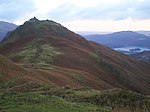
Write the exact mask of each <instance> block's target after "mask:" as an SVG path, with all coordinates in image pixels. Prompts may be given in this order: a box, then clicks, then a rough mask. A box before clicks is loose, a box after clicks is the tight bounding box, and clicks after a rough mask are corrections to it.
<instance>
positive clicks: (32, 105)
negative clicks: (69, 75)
mask: <svg viewBox="0 0 150 112" xmlns="http://www.w3.org/2000/svg"><path fill="white" fill-rule="evenodd" d="M0 98H1V100H0V110H1V111H2V112H42V111H43V112H148V111H150V106H149V105H150V97H148V96H143V95H141V94H137V93H134V92H131V91H125V90H120V89H113V90H108V91H98V90H93V89H89V88H83V89H71V88H68V87H64V88H58V87H48V86H39V87H36V88H34V89H33V90H32V91H30V92H22V93H21V92H15V91H3V92H1V93H0Z"/></svg>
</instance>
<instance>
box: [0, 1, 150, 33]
mask: <svg viewBox="0 0 150 112" xmlns="http://www.w3.org/2000/svg"><path fill="white" fill-rule="evenodd" d="M34 16H35V17H37V18H38V19H40V20H43V19H50V20H54V21H56V22H60V23H61V24H62V25H64V26H66V27H67V28H69V29H71V30H73V31H121V30H150V0H0V20H1V21H8V22H13V23H15V24H18V25H19V24H23V23H24V22H25V21H27V20H29V19H30V18H32V17H34Z"/></svg>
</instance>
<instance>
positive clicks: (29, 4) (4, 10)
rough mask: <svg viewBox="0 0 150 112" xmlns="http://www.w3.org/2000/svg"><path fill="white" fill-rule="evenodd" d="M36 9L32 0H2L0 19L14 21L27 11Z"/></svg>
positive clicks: (0, 3)
mask: <svg viewBox="0 0 150 112" xmlns="http://www.w3.org/2000/svg"><path fill="white" fill-rule="evenodd" d="M34 10H35V6H34V2H33V1H32V0H1V1H0V19H1V20H8V21H13V20H15V19H16V18H18V17H21V16H23V15H24V14H26V13H30V12H32V11H34Z"/></svg>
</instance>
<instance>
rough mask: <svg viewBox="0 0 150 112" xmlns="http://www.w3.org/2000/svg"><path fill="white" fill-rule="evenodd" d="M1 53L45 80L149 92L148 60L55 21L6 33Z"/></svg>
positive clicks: (29, 23)
mask: <svg viewBox="0 0 150 112" xmlns="http://www.w3.org/2000/svg"><path fill="white" fill-rule="evenodd" d="M0 53H1V54H2V55H5V56H6V57H8V58H10V59H11V60H12V61H14V62H15V63H17V64H18V66H24V67H25V68H24V69H27V70H29V71H32V72H34V73H33V74H31V76H30V79H32V80H36V81H41V82H42V83H47V84H51V85H57V86H66V85H69V86H71V87H75V88H80V87H92V88H94V89H99V90H104V89H110V88H123V89H129V90H134V91H137V92H141V93H144V94H150V65H149V64H147V63H144V62H138V61H136V60H133V59H131V58H129V57H127V56H126V55H123V54H121V53H118V52H115V51H113V50H111V49H109V48H107V47H105V46H102V45H100V44H97V43H94V42H89V41H87V40H85V39H84V38H82V37H81V36H80V35H77V34H75V33H73V32H71V31H69V30H68V29H67V28H65V27H63V26H62V25H60V24H59V23H56V22H53V21H49V20H44V21H39V20H37V19H36V18H33V19H30V20H29V21H27V22H25V23H24V24H23V25H21V26H19V27H18V28H17V29H16V30H14V31H13V32H11V33H9V34H7V36H6V37H5V39H4V40H3V41H2V42H1V44H0ZM35 74H36V75H35ZM31 77H32V78H31Z"/></svg>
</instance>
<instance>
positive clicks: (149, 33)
mask: <svg viewBox="0 0 150 112" xmlns="http://www.w3.org/2000/svg"><path fill="white" fill-rule="evenodd" d="M136 32H137V33H140V34H143V35H146V36H149V37H150V31H136Z"/></svg>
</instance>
